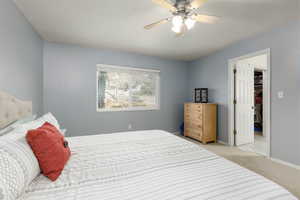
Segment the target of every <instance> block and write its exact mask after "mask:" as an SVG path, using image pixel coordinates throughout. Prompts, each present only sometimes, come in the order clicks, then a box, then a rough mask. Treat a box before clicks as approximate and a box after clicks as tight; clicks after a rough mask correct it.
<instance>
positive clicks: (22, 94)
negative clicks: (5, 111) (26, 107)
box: [0, 0, 43, 114]
mask: <svg viewBox="0 0 300 200" xmlns="http://www.w3.org/2000/svg"><path fill="white" fill-rule="evenodd" d="M0 27H1V28H0V90H3V91H6V92H8V93H10V94H12V95H15V96H17V97H18V98H20V99H23V100H32V101H33V112H34V113H39V114H41V113H42V101H43V100H42V96H43V95H42V84H43V81H42V68H43V41H42V40H41V39H40V37H39V35H38V34H37V33H36V32H35V31H34V30H33V29H32V26H31V25H30V24H29V23H28V22H27V21H26V19H25V18H24V17H23V15H22V14H21V13H20V12H19V10H18V9H17V8H16V6H15V4H14V3H13V1H11V0H1V1H0Z"/></svg>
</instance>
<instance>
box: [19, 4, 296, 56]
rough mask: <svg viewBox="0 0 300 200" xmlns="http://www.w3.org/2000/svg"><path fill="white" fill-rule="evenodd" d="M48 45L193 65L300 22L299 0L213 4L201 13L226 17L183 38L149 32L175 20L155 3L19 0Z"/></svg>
mask: <svg viewBox="0 0 300 200" xmlns="http://www.w3.org/2000/svg"><path fill="white" fill-rule="evenodd" d="M14 1H15V2H16V4H17V6H18V7H19V9H20V10H21V11H22V12H23V13H24V15H25V16H26V17H27V18H28V20H29V21H30V22H31V23H32V25H33V26H34V28H35V29H36V30H37V31H38V32H39V34H40V35H41V36H42V37H43V39H45V40H48V41H50V42H58V43H68V44H77V45H81V46H86V47H95V48H110V49H117V50H122V51H129V52H135V53H140V54H145V55H152V56H159V57H163V58H170V59H177V60H193V59H197V58H199V57H202V56H205V55H208V54H210V53H212V52H215V51H217V50H220V49H222V48H224V47H225V46H227V45H230V44H232V43H233V42H236V41H239V40H242V39H245V38H248V37H250V36H253V35H255V34H258V33H260V32H264V31H267V30H269V29H271V28H272V27H275V26H278V25H281V24H283V23H286V22H288V21H291V20H295V19H296V18H297V17H299V0H209V1H208V3H206V4H205V6H204V7H202V8H201V9H199V12H201V13H205V14H212V15H217V16H220V17H221V20H220V22H218V23H217V24H214V25H208V24H197V25H196V26H195V27H194V29H192V30H191V31H189V32H188V33H187V34H186V35H185V36H183V37H181V38H176V37H174V34H173V33H172V32H171V24H164V25H161V26H160V27H156V28H155V29H152V30H150V31H147V30H145V29H143V26H144V25H146V24H149V23H152V22H154V21H156V20H159V19H162V18H165V17H168V16H170V13H169V12H168V11H167V10H165V9H163V8H160V7H158V6H157V5H155V4H153V3H152V2H151V0H14Z"/></svg>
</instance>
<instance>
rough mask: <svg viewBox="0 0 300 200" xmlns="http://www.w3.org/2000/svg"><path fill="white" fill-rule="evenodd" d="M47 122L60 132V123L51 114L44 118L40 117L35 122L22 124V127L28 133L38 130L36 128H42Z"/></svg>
mask: <svg viewBox="0 0 300 200" xmlns="http://www.w3.org/2000/svg"><path fill="white" fill-rule="evenodd" d="M45 122H49V123H50V124H52V125H54V126H55V127H56V128H57V129H58V130H60V126H59V123H58V121H57V120H56V118H55V117H54V116H53V115H52V114H51V113H47V114H45V115H43V116H42V117H40V118H38V119H36V120H34V121H31V122H28V123H25V124H22V125H21V126H22V127H23V128H24V129H25V130H26V132H27V131H28V130H31V129H36V128H38V127H40V126H42V125H43V124H44V123H45Z"/></svg>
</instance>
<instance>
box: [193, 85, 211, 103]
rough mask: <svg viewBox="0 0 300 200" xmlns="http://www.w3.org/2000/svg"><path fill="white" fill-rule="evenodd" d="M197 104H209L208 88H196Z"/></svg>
mask: <svg viewBox="0 0 300 200" xmlns="http://www.w3.org/2000/svg"><path fill="white" fill-rule="evenodd" d="M195 103H208V88H195Z"/></svg>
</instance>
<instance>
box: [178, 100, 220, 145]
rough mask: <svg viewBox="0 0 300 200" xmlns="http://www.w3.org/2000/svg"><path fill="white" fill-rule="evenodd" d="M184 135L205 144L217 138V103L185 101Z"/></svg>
mask: <svg viewBox="0 0 300 200" xmlns="http://www.w3.org/2000/svg"><path fill="white" fill-rule="evenodd" d="M184 136H186V137H190V138H193V139H196V140H198V141H200V142H202V143H203V144H206V143H208V142H216V140H217V104H210V103H185V104H184Z"/></svg>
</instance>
